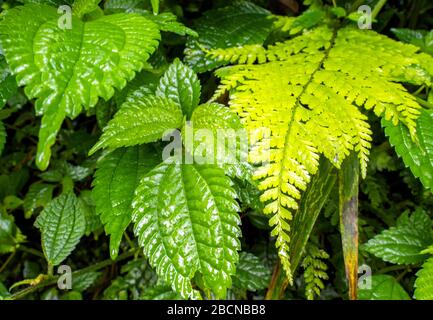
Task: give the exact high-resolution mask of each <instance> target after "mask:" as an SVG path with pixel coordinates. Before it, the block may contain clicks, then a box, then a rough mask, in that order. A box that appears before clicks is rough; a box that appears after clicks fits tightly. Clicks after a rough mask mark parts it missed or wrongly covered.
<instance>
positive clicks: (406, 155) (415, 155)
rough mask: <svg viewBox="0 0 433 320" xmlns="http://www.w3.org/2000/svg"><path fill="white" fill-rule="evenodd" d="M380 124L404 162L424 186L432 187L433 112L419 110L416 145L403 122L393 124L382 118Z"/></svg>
mask: <svg viewBox="0 0 433 320" xmlns="http://www.w3.org/2000/svg"><path fill="white" fill-rule="evenodd" d="M382 126H384V127H385V134H386V135H387V136H388V137H389V141H390V143H391V144H392V145H393V146H394V148H395V151H396V152H397V154H398V155H399V156H400V157H402V159H403V162H404V164H405V165H406V166H407V167H409V169H410V171H412V173H413V175H414V176H415V177H417V178H419V179H420V180H421V182H422V184H423V185H424V187H426V188H429V189H433V113H432V112H431V111H427V110H421V115H420V116H419V118H418V120H417V137H418V143H419V144H418V145H417V144H416V143H415V142H414V141H413V140H412V139H411V137H410V134H409V130H408V129H407V128H406V126H404V125H403V124H401V123H399V124H398V125H397V126H394V125H393V124H392V122H390V121H386V120H385V119H383V120H382Z"/></svg>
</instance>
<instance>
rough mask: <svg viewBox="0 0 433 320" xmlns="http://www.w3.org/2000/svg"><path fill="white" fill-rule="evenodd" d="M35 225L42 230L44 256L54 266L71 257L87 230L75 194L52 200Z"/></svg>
mask: <svg viewBox="0 0 433 320" xmlns="http://www.w3.org/2000/svg"><path fill="white" fill-rule="evenodd" d="M35 223H36V225H37V227H38V228H39V229H40V230H41V234H42V249H43V251H44V255H45V257H46V259H47V261H48V263H49V264H50V265H52V266H56V265H59V264H60V263H61V262H62V261H63V260H65V259H66V258H67V257H68V256H69V254H70V253H71V252H72V251H73V250H74V248H75V246H76V245H77V244H78V242H79V241H80V238H81V237H82V236H83V235H84V231H85V228H86V221H85V218H84V214H83V211H82V209H81V206H80V203H79V201H78V199H77V197H76V196H75V195H74V194H73V193H68V194H63V195H61V196H59V197H58V198H56V199H54V200H52V201H51V202H50V203H49V204H48V206H47V207H46V208H45V209H44V210H43V211H42V213H41V214H40V215H39V216H38V218H37V220H36V222H35Z"/></svg>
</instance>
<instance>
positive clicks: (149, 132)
mask: <svg viewBox="0 0 433 320" xmlns="http://www.w3.org/2000/svg"><path fill="white" fill-rule="evenodd" d="M182 120H183V114H182V110H181V109H180V106H179V105H178V104H177V103H175V102H174V101H172V100H170V99H168V98H165V97H156V96H153V95H147V96H143V97H140V96H134V97H133V98H132V99H131V100H129V101H127V102H125V103H124V104H123V105H122V107H121V108H120V110H119V111H118V112H117V113H116V115H115V116H114V118H113V119H112V120H111V121H110V122H109V123H108V125H107V126H106V127H105V128H104V133H103V134H102V136H101V138H100V140H99V141H98V143H97V144H96V145H95V146H94V147H93V148H92V149H91V150H90V152H89V153H90V154H93V153H95V152H96V151H97V150H99V149H101V148H110V149H116V148H120V147H125V146H135V145H139V144H145V143H149V142H154V141H157V140H159V139H161V138H162V137H163V135H164V134H165V133H166V132H167V130H174V129H176V128H180V127H181V126H182Z"/></svg>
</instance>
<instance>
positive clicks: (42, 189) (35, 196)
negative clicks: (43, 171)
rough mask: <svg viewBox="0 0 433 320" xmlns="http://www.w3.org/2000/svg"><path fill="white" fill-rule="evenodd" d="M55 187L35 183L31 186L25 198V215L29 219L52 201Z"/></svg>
mask: <svg viewBox="0 0 433 320" xmlns="http://www.w3.org/2000/svg"><path fill="white" fill-rule="evenodd" d="M53 191H54V185H51V184H46V183H34V184H32V185H31V186H30V188H29V191H28V192H27V194H26V196H25V198H24V215H25V217H26V218H27V219H28V218H30V217H31V216H32V215H33V213H34V211H35V210H36V209H37V208H39V207H42V208H44V207H45V206H46V205H47V204H48V203H49V202H50V201H51V199H52V197H53Z"/></svg>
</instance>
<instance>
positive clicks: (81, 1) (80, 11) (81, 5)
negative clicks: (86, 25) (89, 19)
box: [72, 0, 101, 18]
mask: <svg viewBox="0 0 433 320" xmlns="http://www.w3.org/2000/svg"><path fill="white" fill-rule="evenodd" d="M100 2H101V0H75V1H74V4H73V5H72V13H73V14H74V15H76V16H77V17H78V18H82V17H83V16H84V15H85V14H86V13H90V12H92V11H94V10H96V9H97V8H99V6H98V4H99V3H100Z"/></svg>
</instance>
